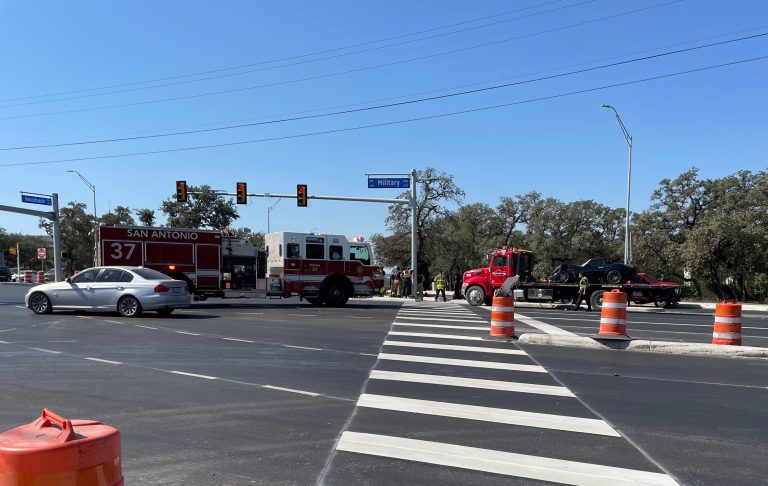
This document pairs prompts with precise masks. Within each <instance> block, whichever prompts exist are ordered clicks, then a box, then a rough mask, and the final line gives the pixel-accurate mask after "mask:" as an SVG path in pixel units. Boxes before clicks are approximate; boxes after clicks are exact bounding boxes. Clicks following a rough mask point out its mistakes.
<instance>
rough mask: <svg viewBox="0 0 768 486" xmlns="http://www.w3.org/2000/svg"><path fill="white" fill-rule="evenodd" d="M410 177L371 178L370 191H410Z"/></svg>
mask: <svg viewBox="0 0 768 486" xmlns="http://www.w3.org/2000/svg"><path fill="white" fill-rule="evenodd" d="M410 187H411V179H410V178H409V177H369V178H368V189H410Z"/></svg>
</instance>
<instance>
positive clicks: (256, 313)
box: [235, 312, 264, 316]
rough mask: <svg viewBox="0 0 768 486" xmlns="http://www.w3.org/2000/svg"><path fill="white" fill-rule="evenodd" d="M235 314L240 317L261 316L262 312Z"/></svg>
mask: <svg viewBox="0 0 768 486" xmlns="http://www.w3.org/2000/svg"><path fill="white" fill-rule="evenodd" d="M235 314H238V315H241V316H263V315H264V313H263V312H235Z"/></svg>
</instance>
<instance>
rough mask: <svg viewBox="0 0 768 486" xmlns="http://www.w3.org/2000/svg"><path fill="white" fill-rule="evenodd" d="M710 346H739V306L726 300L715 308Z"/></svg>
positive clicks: (732, 301)
mask: <svg viewBox="0 0 768 486" xmlns="http://www.w3.org/2000/svg"><path fill="white" fill-rule="evenodd" d="M712 344H724V345H729V346H741V304H740V303H739V302H736V301H734V300H726V301H723V302H722V303H720V304H717V305H716V306H715V327H714V330H713V332H712Z"/></svg>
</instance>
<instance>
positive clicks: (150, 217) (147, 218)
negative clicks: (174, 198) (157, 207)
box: [134, 208, 155, 226]
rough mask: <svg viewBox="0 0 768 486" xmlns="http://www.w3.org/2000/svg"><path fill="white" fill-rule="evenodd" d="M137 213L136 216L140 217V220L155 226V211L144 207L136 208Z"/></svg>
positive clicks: (142, 222) (146, 224) (145, 224)
mask: <svg viewBox="0 0 768 486" xmlns="http://www.w3.org/2000/svg"><path fill="white" fill-rule="evenodd" d="M134 211H135V213H136V216H137V217H138V218H139V222H141V224H143V225H144V226H154V225H155V211H154V210H152V209H149V208H143V209H136V210H134Z"/></svg>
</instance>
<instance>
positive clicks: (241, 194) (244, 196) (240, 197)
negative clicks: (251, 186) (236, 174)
mask: <svg viewBox="0 0 768 486" xmlns="http://www.w3.org/2000/svg"><path fill="white" fill-rule="evenodd" d="M236 192H237V204H248V184H246V183H245V182H238V183H237V191H236Z"/></svg>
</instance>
